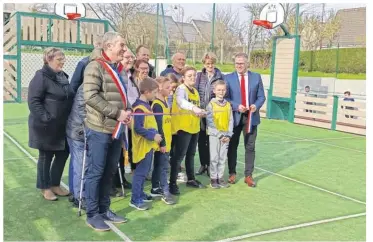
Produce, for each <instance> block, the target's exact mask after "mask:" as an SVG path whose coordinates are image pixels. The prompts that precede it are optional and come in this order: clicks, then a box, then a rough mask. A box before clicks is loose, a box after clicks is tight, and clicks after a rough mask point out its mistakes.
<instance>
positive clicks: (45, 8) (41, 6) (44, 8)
mask: <svg viewBox="0 0 373 242" xmlns="http://www.w3.org/2000/svg"><path fill="white" fill-rule="evenodd" d="M29 9H30V11H31V12H44V13H53V12H54V4H53V3H34V4H32V5H31V6H30V7H29Z"/></svg>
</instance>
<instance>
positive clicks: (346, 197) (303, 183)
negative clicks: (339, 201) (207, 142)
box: [239, 162, 366, 205]
mask: <svg viewBox="0 0 373 242" xmlns="http://www.w3.org/2000/svg"><path fill="white" fill-rule="evenodd" d="M239 163H241V164H244V163H243V162H239ZM254 168H255V169H258V170H261V171H264V172H266V173H269V174H272V175H274V176H278V177H282V178H284V179H286V180H289V181H292V182H296V183H299V184H302V185H305V186H307V187H312V188H314V189H317V190H320V191H323V192H327V193H329V194H332V195H335V196H338V197H342V198H344V199H348V200H351V201H354V202H357V203H361V204H365V205H366V203H365V202H363V201H360V200H357V199H355V198H351V197H348V196H345V195H342V194H339V193H336V192H332V191H329V190H326V189H324V188H321V187H318V186H314V185H311V184H309V183H305V182H302V181H298V180H295V179H293V178H290V177H287V176H283V175H281V174H278V173H275V172H272V171H268V170H266V169H263V168H260V167H258V166H256V167H254Z"/></svg>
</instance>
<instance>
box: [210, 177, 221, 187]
mask: <svg viewBox="0 0 373 242" xmlns="http://www.w3.org/2000/svg"><path fill="white" fill-rule="evenodd" d="M210 187H211V188H214V189H218V188H220V186H219V183H218V180H217V179H211V183H210Z"/></svg>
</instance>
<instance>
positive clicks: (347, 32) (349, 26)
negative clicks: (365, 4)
mask: <svg viewBox="0 0 373 242" xmlns="http://www.w3.org/2000/svg"><path fill="white" fill-rule="evenodd" d="M337 16H338V17H339V18H340V23H341V25H340V30H339V31H338V33H337V37H336V41H335V44H338V43H339V45H340V46H342V47H347V46H365V44H366V8H350V9H341V10H339V11H338V12H337Z"/></svg>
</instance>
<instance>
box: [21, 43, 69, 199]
mask: <svg viewBox="0 0 373 242" xmlns="http://www.w3.org/2000/svg"><path fill="white" fill-rule="evenodd" d="M43 61H44V65H43V67H42V68H41V69H40V70H38V71H37V72H36V73H35V76H34V78H33V79H32V80H31V82H30V85H29V89H28V106H29V110H30V115H29V120H28V125H29V146H30V147H31V148H34V149H38V150H39V160H38V165H37V183H36V187H37V188H38V189H40V190H41V193H42V195H43V197H44V198H45V199H46V200H49V201H55V200H57V197H56V195H57V196H68V195H69V192H68V191H67V190H65V189H64V188H62V187H61V186H60V182H61V177H62V173H63V170H64V167H65V163H66V160H67V158H68V156H69V149H68V144H67V141H66V132H65V130H66V123H67V119H68V116H69V114H70V110H71V106H72V102H73V95H74V92H73V91H72V89H71V87H70V84H69V81H68V75H67V74H66V73H65V72H64V71H63V70H62V68H63V66H64V64H65V55H64V53H63V52H62V50H61V49H58V48H47V49H46V50H45V51H44V57H43Z"/></svg>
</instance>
